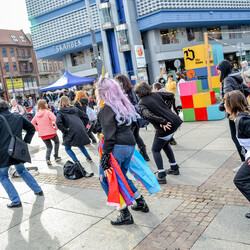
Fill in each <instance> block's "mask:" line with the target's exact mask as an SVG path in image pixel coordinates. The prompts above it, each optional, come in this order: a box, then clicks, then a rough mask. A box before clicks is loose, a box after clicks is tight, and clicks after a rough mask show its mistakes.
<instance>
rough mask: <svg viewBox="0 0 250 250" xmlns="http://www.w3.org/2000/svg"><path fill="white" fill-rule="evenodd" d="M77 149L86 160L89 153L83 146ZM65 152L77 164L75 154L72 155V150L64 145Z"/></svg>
mask: <svg viewBox="0 0 250 250" xmlns="http://www.w3.org/2000/svg"><path fill="white" fill-rule="evenodd" d="M78 148H79V149H80V150H81V151H82V153H83V154H84V155H85V156H86V158H89V153H88V151H87V149H86V148H85V147H84V146H82V147H78ZM65 150H66V152H67V154H68V155H69V156H70V157H71V159H72V160H73V161H74V162H77V161H78V159H77V158H76V155H75V153H74V152H73V151H72V149H71V146H69V145H66V146H65Z"/></svg>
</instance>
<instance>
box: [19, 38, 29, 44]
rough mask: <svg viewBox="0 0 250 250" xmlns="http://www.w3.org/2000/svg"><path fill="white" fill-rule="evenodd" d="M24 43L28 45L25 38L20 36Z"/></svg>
mask: <svg viewBox="0 0 250 250" xmlns="http://www.w3.org/2000/svg"><path fill="white" fill-rule="evenodd" d="M19 37H20V39H21V41H22V42H23V43H27V42H26V40H25V39H24V37H23V36H19Z"/></svg>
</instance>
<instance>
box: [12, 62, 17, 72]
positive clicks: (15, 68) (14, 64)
mask: <svg viewBox="0 0 250 250" xmlns="http://www.w3.org/2000/svg"><path fill="white" fill-rule="evenodd" d="M12 66H13V70H14V71H17V67H16V63H15V62H13V63H12Z"/></svg>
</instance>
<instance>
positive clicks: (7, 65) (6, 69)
mask: <svg viewBox="0 0 250 250" xmlns="http://www.w3.org/2000/svg"><path fill="white" fill-rule="evenodd" d="M4 69H5V71H6V72H10V65H9V63H8V62H6V63H4Z"/></svg>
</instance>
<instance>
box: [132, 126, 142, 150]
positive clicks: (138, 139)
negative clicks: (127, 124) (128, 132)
mask: <svg viewBox="0 0 250 250" xmlns="http://www.w3.org/2000/svg"><path fill="white" fill-rule="evenodd" d="M133 131H134V137H135V140H136V144H137V145H138V147H139V148H140V147H143V146H144V142H143V140H142V138H141V137H140V135H139V132H140V128H139V127H138V126H137V125H135V126H134V127H133Z"/></svg>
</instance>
